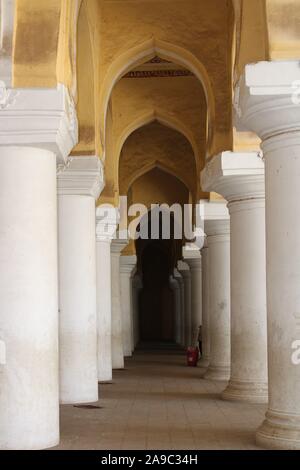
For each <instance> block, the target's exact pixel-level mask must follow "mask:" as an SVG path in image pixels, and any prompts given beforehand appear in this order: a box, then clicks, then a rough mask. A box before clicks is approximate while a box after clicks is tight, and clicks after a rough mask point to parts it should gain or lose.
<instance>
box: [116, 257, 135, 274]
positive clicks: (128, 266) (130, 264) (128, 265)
mask: <svg viewBox="0 0 300 470" xmlns="http://www.w3.org/2000/svg"><path fill="white" fill-rule="evenodd" d="M136 262H137V257H136V256H135V255H129V256H128V255H124V256H121V257H120V271H121V272H122V273H128V274H131V273H132V271H133V269H134V267H135V266H136Z"/></svg>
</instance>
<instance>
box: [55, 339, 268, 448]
mask: <svg viewBox="0 0 300 470" xmlns="http://www.w3.org/2000/svg"><path fill="white" fill-rule="evenodd" d="M200 377H201V369H199V368H189V367H186V365H185V356H184V353H183V352H182V351H180V350H175V349H173V348H172V347H170V348H169V350H168V349H164V350H163V349H161V350H157V351H155V352H153V351H152V350H148V351H147V350H143V351H138V352H136V353H135V354H134V356H133V357H132V358H129V359H127V360H126V363H125V369H124V370H119V371H114V376H113V381H112V383H110V384H103V385H102V384H101V385H100V394H99V395H100V400H99V402H98V403H95V404H93V406H97V407H99V408H88V407H82V408H81V407H74V406H72V405H64V406H62V407H61V440H60V445H59V446H58V447H56V448H55V449H93V450H94V449H99V450H100V449H109V450H118V449H119V450H124V449H134V450H138V449H157V450H160V449H172V450H173V449H174V450H176V449H177V450H179V449H183V450H185V449H186V450H190V449H199V450H202V449H257V447H256V445H255V442H254V436H255V431H256V429H257V427H258V426H259V425H260V423H261V421H262V420H263V418H264V413H265V411H266V406H265V405H250V404H243V403H234V402H226V401H222V400H221V399H220V392H221V391H222V390H223V389H224V388H225V384H224V383H222V382H221V383H220V382H219V383H218V382H212V381H208V380H204V379H201V378H200Z"/></svg>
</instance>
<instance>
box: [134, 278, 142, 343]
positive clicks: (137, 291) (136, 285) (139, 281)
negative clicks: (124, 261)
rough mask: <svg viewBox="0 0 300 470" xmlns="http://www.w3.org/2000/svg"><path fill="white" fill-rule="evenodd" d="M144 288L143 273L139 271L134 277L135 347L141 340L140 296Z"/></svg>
mask: <svg viewBox="0 0 300 470" xmlns="http://www.w3.org/2000/svg"><path fill="white" fill-rule="evenodd" d="M142 288H143V283H142V279H141V275H140V274H139V273H138V272H135V274H134V275H133V277H132V313H133V345H134V348H135V347H136V346H137V345H138V343H139V340H140V331H139V329H140V323H139V298H140V292H141V290H142Z"/></svg>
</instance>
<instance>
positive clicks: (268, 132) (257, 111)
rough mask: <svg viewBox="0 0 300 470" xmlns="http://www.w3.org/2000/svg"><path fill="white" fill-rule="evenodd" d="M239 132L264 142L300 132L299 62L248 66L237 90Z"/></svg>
mask: <svg viewBox="0 0 300 470" xmlns="http://www.w3.org/2000/svg"><path fill="white" fill-rule="evenodd" d="M234 107H235V113H236V126H237V130H241V131H243V130H248V131H253V132H255V133H256V134H257V135H258V136H259V137H260V138H261V139H262V140H263V141H266V140H267V139H268V138H270V137H273V136H276V135H283V134H286V133H294V132H297V133H299V132H300V68H299V61H296V60H295V61H273V62H258V63H256V64H249V65H246V67H245V70H244V73H243V75H242V76H241V78H240V80H239V83H238V85H237V87H236V89H235V97H234Z"/></svg>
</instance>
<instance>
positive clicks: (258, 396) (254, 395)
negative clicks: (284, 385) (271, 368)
mask: <svg viewBox="0 0 300 470" xmlns="http://www.w3.org/2000/svg"><path fill="white" fill-rule="evenodd" d="M222 398H223V400H230V401H243V402H247V403H257V404H263V403H268V384H267V383H264V382H263V383H262V382H239V381H237V380H230V381H229V384H228V386H227V387H226V389H225V390H224V392H223V393H222Z"/></svg>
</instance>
